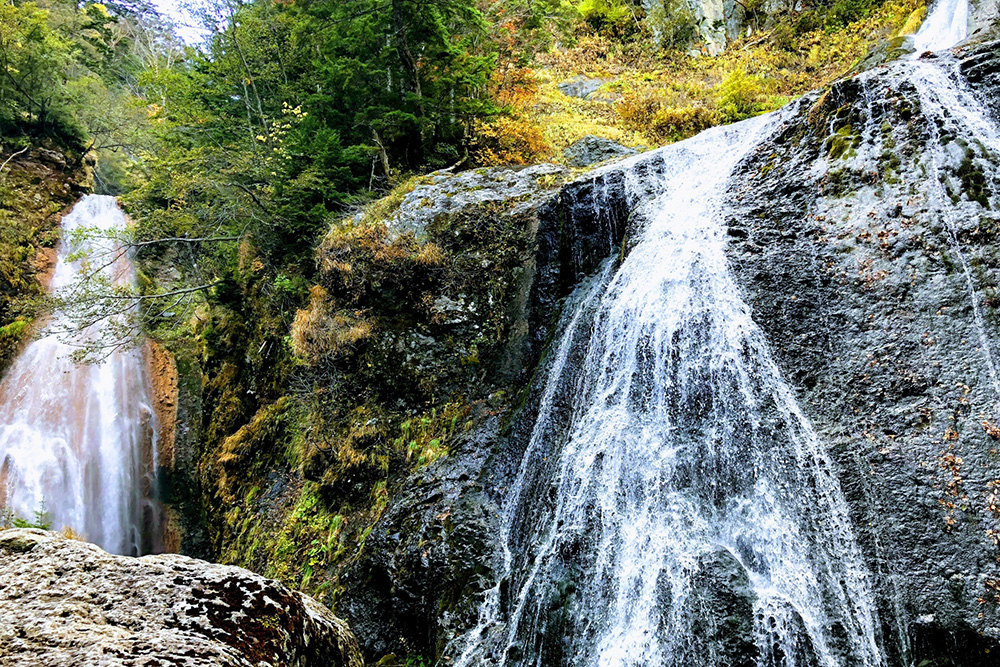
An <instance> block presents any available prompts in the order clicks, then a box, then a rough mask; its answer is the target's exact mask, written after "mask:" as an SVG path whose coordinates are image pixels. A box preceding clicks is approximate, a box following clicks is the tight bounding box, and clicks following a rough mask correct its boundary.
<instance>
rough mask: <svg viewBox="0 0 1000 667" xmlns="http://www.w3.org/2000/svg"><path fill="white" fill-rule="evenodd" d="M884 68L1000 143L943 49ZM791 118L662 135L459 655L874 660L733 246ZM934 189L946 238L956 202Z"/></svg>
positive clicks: (647, 662) (942, 14)
mask: <svg viewBox="0 0 1000 667" xmlns="http://www.w3.org/2000/svg"><path fill="white" fill-rule="evenodd" d="M967 23H968V3H967V2H966V1H965V0H941V2H939V3H938V4H937V5H936V6H935V8H934V10H933V11H932V12H931V14H930V16H929V17H928V19H927V21H926V22H925V24H924V26H922V28H921V30H920V32H919V34H918V35H917V36H916V40H915V41H916V43H917V44H918V54H919V53H921V52H923V51H924V50H926V49H943V48H947V47H949V46H952V45H953V44H954V43H956V42H957V41H960V40H961V39H964V37H965V36H966V32H967ZM896 67H899V68H900V70H901V73H902V76H904V77H905V78H907V79H909V80H911V81H912V82H913V83H914V85H915V86H916V88H917V90H918V92H919V95H920V98H921V101H922V102H923V104H924V106H925V113H927V114H928V115H929V116H930V117H931V119H932V121H935V122H940V123H942V124H943V125H945V126H949V127H953V128H955V129H957V130H958V131H964V132H967V133H968V134H971V136H973V137H976V138H977V139H978V140H979V142H980V143H982V144H984V145H986V146H989V147H990V149H991V150H996V149H997V148H1000V142H998V141H997V137H998V136H1000V135H998V134H997V133H996V132H995V131H994V130H993V129H992V126H991V125H989V123H988V121H987V120H986V119H985V118H984V117H983V115H982V112H981V110H980V109H979V107H978V105H977V104H976V103H975V100H974V99H973V98H972V95H971V93H968V92H967V91H963V90H961V89H960V87H959V85H958V83H957V82H956V81H955V77H954V76H949V75H948V74H947V73H946V72H945V71H944V70H943V69H942V67H941V66H940V65H939V64H935V63H925V62H909V63H901V64H899V65H896ZM868 76H871V75H864V76H863V78H867V77H868ZM869 102H870V103H873V102H872V101H871V100H869ZM793 112H794V111H793V110H785V111H781V112H777V113H776V114H774V115H772V116H770V117H763V118H758V119H754V120H750V121H745V122H743V123H740V124H737V125H734V126H730V127H726V128H715V129H712V130H709V131H707V132H704V133H702V134H701V135H698V136H697V137H695V138H693V139H690V140H688V141H684V142H681V143H679V144H675V145H673V146H670V147H667V148H666V149H663V153H662V157H663V161H664V163H665V164H666V165H667V166H666V173H665V176H664V183H663V186H662V192H663V194H662V196H660V197H659V198H657V199H655V200H654V201H652V202H649V203H647V204H646V205H644V206H642V207H641V208H640V210H639V211H637V212H636V215H637V216H638V217H640V218H642V219H644V220H645V226H644V228H643V229H642V231H641V232H640V233H639V234H638V236H637V238H636V239H635V240H634V242H633V244H632V246H631V250H630V252H629V253H628V254H627V255H626V256H625V257H624V258H623V259H621V260H620V265H616V263H615V259H614V258H612V259H609V260H608V261H607V263H606V264H605V265H604V267H603V269H602V270H601V271H600V272H599V273H598V274H597V275H596V276H595V277H593V278H592V279H591V280H589V281H587V282H586V283H584V284H583V285H582V286H580V287H579V288H578V289H577V291H576V292H575V294H574V296H573V297H572V298H571V299H570V300H569V301H568V302H567V304H566V306H565V309H564V315H563V319H562V323H561V324H560V329H559V332H558V334H557V336H556V338H555V340H554V342H553V352H552V353H551V354H550V355H549V360H548V362H547V365H546V375H545V376H544V381H543V382H542V383H541V385H540V388H541V393H540V397H539V401H538V407H537V415H536V417H535V423H534V427H533V431H532V433H531V436H530V438H529V440H528V442H527V445H526V448H525V450H524V453H523V455H522V457H521V459H520V462H519V467H518V468H517V469H516V470H515V471H513V472H512V475H511V483H510V484H509V486H507V487H505V488H503V489H501V492H502V493H503V497H504V499H503V505H502V514H501V521H500V533H499V538H498V542H499V544H500V553H499V556H498V560H499V562H498V563H497V570H498V573H497V583H496V585H495V586H494V587H493V588H492V589H490V590H488V591H486V593H485V598H484V600H483V602H482V604H481V607H480V611H479V618H478V622H477V624H476V625H475V627H474V628H472V629H471V630H470V631H469V632H467V633H466V634H465V635H464V636H463V637H461V638H460V639H459V640H457V641H456V642H455V644H453V645H452V646H450V647H449V652H450V653H451V655H452V657H454V664H456V665H459V666H467V665H491V666H492V665H495V666H497V667H501V666H515V665H517V666H521V665H524V666H527V665H533V666H537V667H542V666H550V665H574V666H579V667H590V666H593V667H598V666H600V667H647V666H648V667H653V666H661V665H670V666H676V667H682V666H686V665H705V666H706V667H709V666H715V665H726V666H730V665H733V666H735V665H739V666H741V667H742V666H746V667H777V666H779V665H780V666H782V667H847V666H850V667H879V666H881V665H884V664H885V656H884V653H883V650H882V648H881V641H882V639H881V633H882V630H881V626H880V623H879V621H878V619H876V618H875V613H876V612H875V609H876V605H875V602H874V594H873V591H872V586H871V583H870V574H869V573H868V570H867V566H866V565H865V563H864V560H863V558H862V554H861V552H860V549H859V547H858V545H857V542H856V538H855V536H854V532H853V528H852V525H851V521H850V518H849V516H848V509H847V504H846V502H845V500H844V496H843V493H842V491H841V489H840V485H839V481H838V479H837V477H836V474H835V470H834V466H833V464H832V462H831V460H830V458H829V456H828V454H827V453H826V451H825V449H824V447H823V443H822V442H820V440H819V438H818V436H817V434H816V432H815V431H814V429H813V427H812V426H811V424H810V422H809V420H808V418H807V417H806V416H805V414H804V413H803V412H802V410H801V409H800V407H799V405H798V403H797V401H796V399H795V395H794V392H793V390H792V388H791V387H789V385H788V384H787V383H786V382H785V380H784V379H783V377H782V373H781V370H780V369H779V368H778V366H777V365H776V364H775V362H774V360H773V358H772V356H771V354H770V352H769V350H768V344H767V341H766V340H765V337H764V335H763V333H762V332H761V330H760V329H759V327H758V326H757V325H756V323H755V322H754V321H753V318H752V313H751V311H750V308H749V307H748V306H747V304H746V303H745V302H744V301H743V299H742V295H741V293H740V290H739V288H738V286H737V285H736V283H735V280H734V277H733V274H732V272H731V270H730V268H729V266H728V260H727V257H726V238H727V232H726V226H725V224H726V218H727V213H728V212H727V210H726V208H725V207H726V204H725V200H724V194H725V192H726V188H727V183H728V181H729V178H730V174H731V172H732V170H733V168H734V167H735V165H737V164H738V162H739V161H740V160H741V158H742V157H744V156H746V155H747V154H749V152H751V151H753V150H754V149H755V148H756V147H757V146H759V145H760V144H761V143H762V141H763V140H764V139H765V138H767V137H768V136H769V134H770V133H771V132H772V129H773V128H774V127H776V126H778V125H780V123H781V122H782V120H783V117H784V115H786V114H791V113H793ZM874 137H875V134H874V133H873V132H872V131H870V128H868V129H866V134H865V138H866V139H867V140H869V141H872V142H874V141H875V139H874ZM931 143H934V145H935V146H937V143H935V141H932V142H931ZM938 143H939V142H938ZM995 147H996V148H995ZM857 159H859V160H861V159H865V158H864V156H862V157H859V158H857ZM931 161H932V162H933V163H934V165H936V164H937V157H936V156H934V155H932V156H931ZM934 165H932V166H934ZM622 168H627V166H626V167H622ZM934 180H935V186H934V187H937V188H940V184H939V183H937V178H936V177H935V179H934ZM937 203H938V204H939V205H940V209H941V211H942V214H943V215H942V217H943V218H944V220H945V221H946V223H947V224H949V225H951V235H952V238H953V240H954V242H955V246H956V249H957V244H958V235H957V232H956V231H955V228H954V225H953V223H952V222H951V221H950V218H949V214H947V213H945V211H946V210H947V209H948V205H949V204H950V203H951V200H950V199H948V198H947V197H944V196H943V194H942V195H941V196H939V197H937ZM959 256H960V257H961V255H959ZM962 261H963V268H964V270H965V273H966V277H967V279H968V281H969V286H970V287H969V289H970V296H971V298H972V300H973V305H974V307H975V308H976V309H977V310H976V319H977V323H978V324H979V328H980V333H981V343H982V347H983V351H984V354H985V356H986V361H987V364H988V365H989V369H990V372H991V375H992V376H993V379H994V382H996V368H995V364H994V361H993V356H992V346H991V344H990V341H989V340H988V337H987V336H986V334H985V332H984V329H983V327H982V318H981V316H980V315H979V312H978V296H977V294H976V290H975V289H974V285H973V283H972V276H971V273H970V270H969V267H968V265H967V264H966V263H964V260H962ZM900 641H902V642H904V643H905V638H900ZM904 650H905V649H904ZM447 660H448V659H446V662H447ZM449 664H450V663H449Z"/></svg>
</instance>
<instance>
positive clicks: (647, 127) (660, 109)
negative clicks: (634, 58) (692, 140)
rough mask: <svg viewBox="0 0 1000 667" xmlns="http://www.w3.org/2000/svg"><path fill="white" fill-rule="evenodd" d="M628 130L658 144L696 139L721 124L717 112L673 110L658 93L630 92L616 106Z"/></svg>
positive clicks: (700, 108) (689, 108)
mask: <svg viewBox="0 0 1000 667" xmlns="http://www.w3.org/2000/svg"><path fill="white" fill-rule="evenodd" d="M615 111H616V112H617V114H618V116H619V117H620V118H621V119H622V122H623V123H624V125H625V126H626V127H628V128H629V129H631V130H635V131H636V132H642V133H643V134H645V136H647V137H649V139H650V140H652V141H654V142H656V143H668V142H674V141H681V140H682V139H687V138H688V137H693V136H694V135H696V134H698V133H699V132H701V131H702V130H706V129H708V128H710V127H712V126H713V125H717V124H718V122H719V115H718V113H716V111H715V110H714V109H709V108H707V107H704V106H698V105H685V106H672V105H669V104H667V103H666V102H665V100H664V99H663V98H662V97H660V96H659V95H658V94H657V92H656V91H646V92H643V93H637V92H634V91H628V92H626V93H625V94H624V95H623V96H622V98H621V99H620V100H619V101H618V102H617V103H616V104H615Z"/></svg>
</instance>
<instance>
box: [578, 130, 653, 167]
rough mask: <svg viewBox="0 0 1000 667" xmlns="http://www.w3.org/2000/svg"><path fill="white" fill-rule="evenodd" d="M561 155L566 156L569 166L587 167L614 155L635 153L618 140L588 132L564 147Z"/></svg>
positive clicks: (621, 155)
mask: <svg viewBox="0 0 1000 667" xmlns="http://www.w3.org/2000/svg"><path fill="white" fill-rule="evenodd" d="M563 155H565V156H566V162H567V164H569V166H571V167H589V166H590V165H593V164H597V163H598V162H604V161H605V160H611V159H614V158H616V157H625V156H627V155H635V149H633V148H628V147H627V146H622V145H621V144H619V143H618V142H616V141H611V140H610V139H605V138H604V137H595V136H594V135H592V134H589V135H587V136H586V137H584V138H583V139H580V140H579V141H577V142H575V143H573V144H572V145H571V146H569V147H568V148H566V150H564V151H563Z"/></svg>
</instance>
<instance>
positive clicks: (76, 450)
mask: <svg viewBox="0 0 1000 667" xmlns="http://www.w3.org/2000/svg"><path fill="white" fill-rule="evenodd" d="M122 225H124V216H123V214H122V212H121V210H120V209H119V208H118V205H117V203H116V202H115V199H114V198H113V197H104V196H97V195H89V196H87V197H84V198H83V199H82V200H81V201H80V202H79V203H78V204H77V205H76V206H75V207H74V208H73V211H72V212H71V213H70V214H69V215H67V216H66V218H65V219H64V220H63V230H64V236H65V238H66V239H70V238H71V237H72V234H73V232H74V231H75V230H80V229H85V228H87V229H92V228H96V229H97V230H103V231H110V230H114V229H116V228H119V227H121V226H122ZM102 244H103V245H107V244H108V242H101V241H93V242H92V243H91V247H90V248H89V249H90V250H96V251H97V252H98V253H100V252H102V251H104V252H106V251H108V250H112V249H111V248H106V247H103V245H102ZM87 249H88V248H86V247H81V246H80V245H79V244H74V243H73V242H70V241H66V242H63V243H62V244H61V245H60V248H59V256H58V261H57V264H56V269H55V274H54V276H53V281H52V282H53V288H54V289H57V290H58V289H60V288H65V287H68V286H70V285H72V284H73V282H74V281H75V280H76V277H77V275H78V273H79V271H80V270H81V266H80V263H79V261H78V260H75V259H74V254H76V253H79V252H80V251H84V250H87ZM102 271H103V272H104V273H105V274H106V276H107V278H108V279H109V280H110V281H111V282H113V283H119V284H120V283H129V284H131V283H132V282H133V281H134V275H133V269H132V266H131V264H130V262H129V261H128V258H127V257H125V256H122V257H120V258H119V259H118V260H117V261H115V262H113V263H112V264H110V265H109V266H107V267H104V268H103V269H102ZM65 325H66V316H65V314H63V313H58V312H57V313H55V314H54V316H53V320H52V322H51V323H50V325H49V327H47V328H46V330H45V331H43V332H42V335H41V336H40V337H39V338H38V339H37V340H35V341H33V342H31V343H30V344H29V345H28V347H27V348H26V349H25V350H24V352H23V353H22V354H21V355H20V356H19V357H18V358H17V359H16V360H15V362H14V364H13V366H12V367H11V368H10V370H9V371H8V373H7V375H6V377H5V378H4V379H3V382H2V383H0V506H4V507H6V508H7V509H8V510H10V511H12V512H13V513H14V514H15V515H16V516H21V517H25V518H29V519H30V518H31V517H33V516H34V513H35V512H36V511H38V510H39V509H40V508H42V507H44V509H45V510H46V511H47V512H48V513H49V515H50V518H51V521H52V526H53V528H55V529H61V528H63V527H68V528H71V529H72V530H73V531H75V532H77V533H79V534H81V535H82V536H83V537H85V538H86V539H88V540H89V541H91V542H94V543H96V544H98V545H100V546H101V547H103V548H104V549H106V550H108V551H111V552H115V553H121V554H138V553H145V552H149V551H151V550H154V549H155V548H156V546H155V544H154V542H155V532H156V531H155V528H156V526H155V525H154V524H155V523H156V516H155V511H154V508H153V507H152V505H151V503H150V502H149V498H150V496H151V493H150V491H151V487H152V479H153V478H152V475H153V467H154V465H153V462H154V461H155V455H156V451H155V449H156V442H155V438H156V428H155V416H154V413H153V410H152V408H151V406H152V400H151V389H150V386H151V385H150V378H149V371H148V369H147V365H146V359H145V354H144V351H143V350H142V349H133V350H120V351H115V352H113V353H112V354H111V355H110V356H109V357H108V358H107V359H105V360H104V361H103V362H102V363H99V364H91V365H77V364H75V363H73V361H72V360H71V359H70V358H69V355H70V354H71V353H72V352H73V350H74V349H75V348H74V347H71V346H70V345H69V344H68V343H66V342H65V341H64V340H62V339H61V337H60V336H59V335H57V333H56V331H57V330H59V329H62V328H65ZM98 326H99V325H98ZM99 334H100V331H98V330H92V331H89V332H85V333H84V336H85V337H90V338H91V339H92V340H96V337H97V336H99Z"/></svg>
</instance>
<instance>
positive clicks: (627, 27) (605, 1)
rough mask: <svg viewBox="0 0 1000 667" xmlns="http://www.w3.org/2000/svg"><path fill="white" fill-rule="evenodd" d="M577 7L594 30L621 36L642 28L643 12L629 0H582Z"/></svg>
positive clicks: (626, 35)
mask: <svg viewBox="0 0 1000 667" xmlns="http://www.w3.org/2000/svg"><path fill="white" fill-rule="evenodd" d="M576 7H577V11H579V12H580V16H582V17H583V20H584V21H585V22H586V24H587V25H588V26H589V27H590V29H591V30H593V31H594V32H597V33H600V34H603V35H607V36H609V37H619V38H621V37H629V36H632V35H634V34H635V33H636V32H638V31H639V30H640V29H641V24H640V23H639V18H640V17H641V16H642V14H643V12H642V10H641V8H639V7H636V6H633V5H632V4H630V3H629V2H628V0H624V1H623V0H582V1H581V2H580V3H579V4H578V5H577V6H576Z"/></svg>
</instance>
